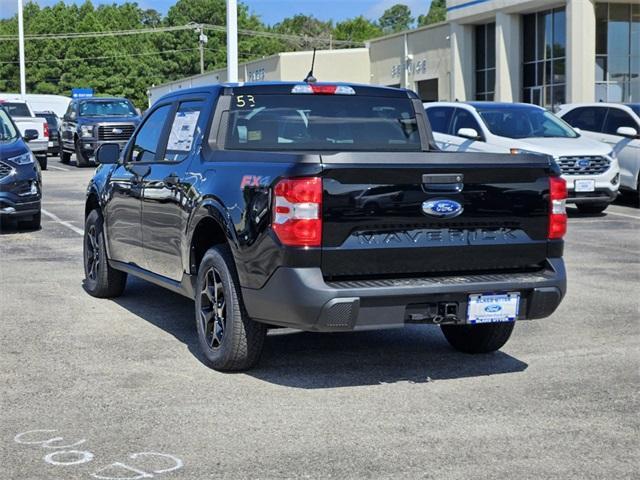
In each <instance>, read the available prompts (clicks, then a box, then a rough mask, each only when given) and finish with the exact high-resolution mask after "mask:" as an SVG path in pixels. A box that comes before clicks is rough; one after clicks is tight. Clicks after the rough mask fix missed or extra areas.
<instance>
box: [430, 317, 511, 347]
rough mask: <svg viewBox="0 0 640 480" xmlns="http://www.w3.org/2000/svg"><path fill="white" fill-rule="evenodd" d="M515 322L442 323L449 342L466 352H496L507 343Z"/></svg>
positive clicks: (443, 331)
mask: <svg viewBox="0 0 640 480" xmlns="http://www.w3.org/2000/svg"><path fill="white" fill-rule="evenodd" d="M514 325H515V322H505V323H483V324H479V325H442V326H441V327H440V328H442V333H443V334H444V336H445V338H446V339H447V341H448V342H449V344H450V345H451V346H452V347H453V348H455V349H456V350H460V351H461V352H465V353H489V352H495V351H496V350H499V349H500V348H502V346H503V345H504V344H505V343H507V340H509V337H510V336H511V332H512V331H513V327H514Z"/></svg>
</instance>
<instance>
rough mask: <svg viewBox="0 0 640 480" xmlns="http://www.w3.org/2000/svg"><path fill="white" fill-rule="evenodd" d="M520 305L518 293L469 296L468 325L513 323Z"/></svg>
mask: <svg viewBox="0 0 640 480" xmlns="http://www.w3.org/2000/svg"><path fill="white" fill-rule="evenodd" d="M519 305H520V294H519V293H518V292H509V293H502V294H491V295H487V294H474V295H469V306H468V308H467V323H494V322H513V321H515V319H516V318H517V317H518V306H519Z"/></svg>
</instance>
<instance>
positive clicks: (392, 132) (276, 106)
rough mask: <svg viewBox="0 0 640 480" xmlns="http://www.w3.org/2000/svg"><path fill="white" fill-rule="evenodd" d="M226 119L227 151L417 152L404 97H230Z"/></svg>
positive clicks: (412, 117) (418, 147)
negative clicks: (227, 121)
mask: <svg viewBox="0 0 640 480" xmlns="http://www.w3.org/2000/svg"><path fill="white" fill-rule="evenodd" d="M228 119H229V125H228V128H227V137H226V139H225V148H226V149H229V150H269V151H292V150H327V151H385V150H386V151H398V150H401V151H420V150H421V142H420V134H419V132H418V124H417V122H416V115H415V111H414V109H413V104H412V102H411V100H409V99H408V98H407V99H405V98H387V97H365V96H348V95H295V94H292V95H257V94H256V95H236V96H235V97H234V98H233V100H232V102H231V110H230V111H229V116H228Z"/></svg>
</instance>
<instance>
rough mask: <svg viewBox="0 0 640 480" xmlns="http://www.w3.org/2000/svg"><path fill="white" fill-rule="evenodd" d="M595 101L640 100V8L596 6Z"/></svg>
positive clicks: (627, 5) (600, 4) (614, 5)
mask: <svg viewBox="0 0 640 480" xmlns="http://www.w3.org/2000/svg"><path fill="white" fill-rule="evenodd" d="M596 100H598V101H603V102H637V101H640V5H630V4H624V3H597V4H596Z"/></svg>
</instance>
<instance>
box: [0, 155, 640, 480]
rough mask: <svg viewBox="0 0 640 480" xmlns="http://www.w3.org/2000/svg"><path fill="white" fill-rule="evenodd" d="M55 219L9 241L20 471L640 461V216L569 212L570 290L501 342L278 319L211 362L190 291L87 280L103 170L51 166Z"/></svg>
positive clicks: (49, 210)
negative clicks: (463, 342) (220, 367)
mask: <svg viewBox="0 0 640 480" xmlns="http://www.w3.org/2000/svg"><path fill="white" fill-rule="evenodd" d="M49 165H50V170H48V171H46V172H43V177H44V186H45V196H44V203H43V208H44V211H43V224H42V229H41V230H39V231H36V232H22V231H19V230H16V229H15V228H12V227H11V226H9V227H7V228H4V229H3V232H2V234H1V235H0V284H1V288H0V318H1V319H2V325H1V327H0V328H1V329H2V330H1V331H2V335H0V365H1V366H2V368H1V369H0V385H1V386H2V387H1V392H0V433H1V439H2V440H1V442H2V448H1V449H0V450H1V451H0V466H1V467H0V468H1V471H2V473H1V474H0V476H1V477H2V478H6V479H12V480H20V479H29V480H33V479H53V478H56V479H58V478H59V479H76V478H77V479H91V478H103V479H104V478H108V479H137V478H160V479H164V478H166V479H196V480H200V479H210V478H234V479H235V478H263V479H272V478H273V479H275V478H340V479H342V478H390V477H395V478H434V479H449V478H451V479H458V478H459V479H470V478H474V479H475V478H505V479H509V478H511V479H516V478H517V479H543V478H558V479H574V478H575V479H591V478H593V479H623V478H637V475H638V465H640V446H639V441H638V439H639V438H640V421H639V418H640V416H639V413H640V408H639V406H640V404H639V399H638V387H639V386H640V381H639V380H640V348H639V341H638V340H639V338H640V303H639V302H640V292H639V285H640V284H639V280H640V255H639V253H640V210H638V209H636V208H633V207H632V206H631V205H626V204H624V203H622V204H616V205H613V206H612V207H610V209H609V210H607V212H605V214H603V215H599V216H584V215H579V214H577V213H576V212H575V211H574V212H572V214H571V216H570V224H569V234H568V236H567V246H566V261H567V266H568V273H569V293H568V295H567V297H566V299H565V301H564V302H563V304H562V305H561V307H560V309H559V310H558V311H557V312H556V313H555V314H554V315H553V316H552V317H551V318H549V319H546V320H539V321H532V322H523V323H519V324H518V325H517V326H516V329H515V332H514V335H513V337H512V338H511V340H510V342H509V343H507V345H506V346H505V347H504V348H503V350H502V351H501V352H498V353H496V354H490V355H484V356H468V355H464V354H461V353H456V352H454V351H453V350H451V349H450V348H449V346H448V344H447V343H446V341H445V340H444V338H443V337H442V336H441V334H440V332H439V330H438V327H435V326H434V327H424V326H416V327H410V328H406V329H404V330H391V331H383V332H368V333H357V334H332V335H327V334H324V335H321V334H309V333H300V332H293V331H288V330H279V331H274V332H272V333H270V335H269V337H268V338H267V344H266V350H265V354H264V356H263V358H262V361H261V363H260V364H259V366H258V368H256V369H255V370H252V371H250V372H248V373H242V374H222V373H218V372H215V371H213V370H210V369H209V368H207V367H206V366H204V365H203V363H202V362H201V358H200V354H199V353H198V347H197V337H196V332H195V322H194V319H193V306H192V302H190V301H189V300H187V299H185V298H183V297H181V296H179V295H177V294H173V293H170V292H168V291H165V290H163V289H161V288H159V287H156V286H153V285H151V284H148V283H145V282H143V281H140V280H136V279H130V280H129V283H128V286H127V290H126V292H125V294H124V296H123V297H121V298H119V299H116V300H114V301H110V300H98V299H95V298H92V297H90V296H89V295H88V294H86V293H85V292H84V290H83V289H82V278H83V269H82V241H81V240H82V237H81V233H82V228H83V205H84V191H85V187H86V185H87V182H88V180H89V178H90V177H91V175H92V172H93V170H92V169H88V168H87V169H77V168H75V167H74V166H65V165H62V164H60V163H59V162H58V161H57V159H54V160H50V163H49Z"/></svg>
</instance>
